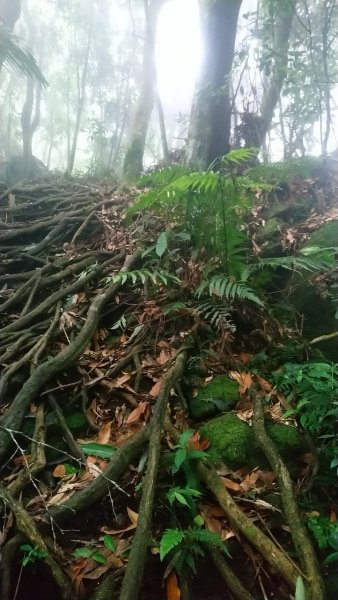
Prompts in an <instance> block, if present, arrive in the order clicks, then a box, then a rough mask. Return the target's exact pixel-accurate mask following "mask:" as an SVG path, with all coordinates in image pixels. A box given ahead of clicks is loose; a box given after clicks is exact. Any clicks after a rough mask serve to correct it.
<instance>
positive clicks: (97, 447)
mask: <svg viewBox="0 0 338 600" xmlns="http://www.w3.org/2000/svg"><path fill="white" fill-rule="evenodd" d="M79 445H80V448H81V450H82V452H83V454H85V455H86V456H98V457H99V458H111V457H112V456H113V454H114V452H116V448H113V446H109V444H99V443H98V442H88V443H87V444H79Z"/></svg>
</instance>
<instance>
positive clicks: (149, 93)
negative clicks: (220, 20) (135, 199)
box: [123, 0, 166, 180]
mask: <svg viewBox="0 0 338 600" xmlns="http://www.w3.org/2000/svg"><path fill="white" fill-rule="evenodd" d="M165 1H166V0H150V1H149V2H148V0H144V10H145V40H144V47H143V67H142V82H141V89H140V95H139V98H138V101H137V105H136V110H135V115H134V120H133V125H132V130H131V134H130V137H129V142H128V145H127V150H126V155H125V159H124V164H123V176H124V178H125V179H127V180H132V179H137V178H138V177H139V176H140V173H141V172H142V170H143V155H144V148H145V144H146V138H147V132H148V127H149V121H150V117H151V113H152V111H153V106H154V101H155V92H156V68H155V56H154V50H155V31H156V25H157V19H158V16H159V13H160V10H161V8H162V6H163V4H164V2H165Z"/></svg>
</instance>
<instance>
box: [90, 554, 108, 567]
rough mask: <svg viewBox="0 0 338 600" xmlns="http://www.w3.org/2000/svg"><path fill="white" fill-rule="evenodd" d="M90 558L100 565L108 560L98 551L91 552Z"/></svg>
mask: <svg viewBox="0 0 338 600" xmlns="http://www.w3.org/2000/svg"><path fill="white" fill-rule="evenodd" d="M90 558H91V559H92V560H95V561H96V562H98V563H100V564H101V565H105V564H107V562H108V561H107V559H106V557H105V556H103V554H101V553H100V552H93V554H92V555H91V557H90Z"/></svg>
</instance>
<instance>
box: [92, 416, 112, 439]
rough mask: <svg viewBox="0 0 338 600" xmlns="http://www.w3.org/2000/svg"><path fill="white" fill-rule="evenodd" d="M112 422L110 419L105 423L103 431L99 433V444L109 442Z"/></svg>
mask: <svg viewBox="0 0 338 600" xmlns="http://www.w3.org/2000/svg"><path fill="white" fill-rule="evenodd" d="M111 424H112V421H108V422H107V423H105V425H103V427H102V429H101V431H100V432H99V433H98V435H97V438H96V441H97V442H98V443H99V444H108V443H109V440H110V432H111Z"/></svg>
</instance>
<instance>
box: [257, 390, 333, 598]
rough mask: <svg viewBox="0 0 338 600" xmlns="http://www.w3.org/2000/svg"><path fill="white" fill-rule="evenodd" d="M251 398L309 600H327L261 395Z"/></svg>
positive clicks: (291, 483) (258, 439)
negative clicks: (267, 424)
mask: <svg viewBox="0 0 338 600" xmlns="http://www.w3.org/2000/svg"><path fill="white" fill-rule="evenodd" d="M252 397H253V400H254V419H253V431H254V435H255V438H256V441H257V443H258V444H259V446H260V448H261V449H262V450H263V452H264V454H265V456H266V457H267V459H268V461H269V463H270V465H271V468H272V469H273V470H274V473H275V475H276V478H277V481H278V485H279V490H280V493H281V498H282V502H283V507H284V512H285V517H286V520H287V523H288V525H289V527H290V533H291V537H292V540H293V543H294V546H295V549H296V551H297V555H298V557H299V560H300V563H301V566H302V569H303V572H304V576H305V581H304V584H305V586H306V587H307V590H308V591H307V594H308V597H309V600H324V598H325V592H324V584H323V580H322V577H321V573H320V571H319V567H318V562H317V558H316V555H315V552H314V549H313V546H312V544H311V542H310V539H309V537H308V535H307V533H306V530H305V527H304V525H303V523H302V520H301V517H300V515H299V511H298V507H297V503H296V500H295V495H294V489H293V488H294V486H293V482H292V480H291V477H290V474H289V471H288V470H287V468H286V466H285V464H284V462H283V460H282V458H281V457H280V455H279V453H278V451H277V449H276V447H275V445H274V444H273V442H272V441H271V439H270V438H269V436H268V435H267V433H266V430H265V426H264V412H263V408H262V400H261V397H260V394H259V392H256V393H255V392H254V391H253V393H252Z"/></svg>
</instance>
